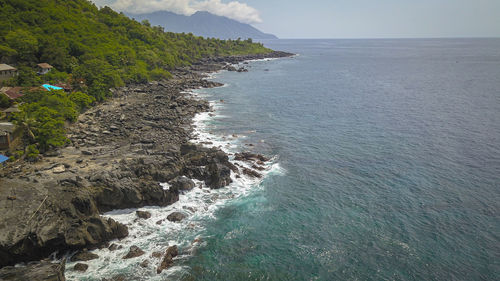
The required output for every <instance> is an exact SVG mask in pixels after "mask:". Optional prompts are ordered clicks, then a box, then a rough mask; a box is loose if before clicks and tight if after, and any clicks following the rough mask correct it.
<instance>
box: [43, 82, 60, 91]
mask: <svg viewBox="0 0 500 281" xmlns="http://www.w3.org/2000/svg"><path fill="white" fill-rule="evenodd" d="M42 87H44V88H45V89H47V90H48V91H52V90H64V89H63V88H61V87H56V86H52V85H49V84H43V85H42Z"/></svg>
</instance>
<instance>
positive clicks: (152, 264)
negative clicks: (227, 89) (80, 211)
mask: <svg viewBox="0 0 500 281" xmlns="http://www.w3.org/2000/svg"><path fill="white" fill-rule="evenodd" d="M191 94H192V96H193V97H194V98H209V97H210V95H209V94H206V93H202V92H199V91H194V92H192V93H191ZM210 104H211V105H212V107H213V108H214V109H215V112H203V113H199V114H197V115H196V116H195V117H194V118H193V123H194V132H193V136H194V138H193V139H192V142H193V143H198V144H202V145H204V146H206V147H218V148H220V149H222V150H223V151H225V152H226V153H228V155H229V157H230V160H231V161H232V162H234V163H237V164H238V165H240V166H242V167H247V168H250V166H251V164H249V163H246V162H244V161H235V160H234V153H235V152H238V151H239V148H240V147H241V143H240V142H241V140H242V139H244V138H245V136H244V135H238V136H232V135H231V136H218V135H214V134H212V133H211V132H210V131H211V129H212V128H213V125H211V122H210V121H211V120H213V119H216V118H221V117H223V116H222V115H220V114H217V109H219V108H220V107H221V106H223V104H221V103H219V102H215V101H211V102H210ZM260 173H262V174H264V177H263V178H265V176H266V175H268V174H273V175H277V174H283V173H284V169H283V168H281V166H280V165H279V163H277V162H276V159H272V160H270V161H269V162H267V163H265V170H264V171H260ZM263 178H262V179H263ZM231 179H232V180H233V183H231V184H230V185H229V186H228V187H225V188H221V189H218V190H211V189H209V188H208V187H206V186H205V184H204V183H203V182H201V181H197V180H194V181H195V184H196V187H195V188H194V189H193V190H191V191H188V192H185V193H183V194H181V195H180V197H179V201H177V202H175V203H174V204H172V205H170V206H167V207H143V208H139V209H125V210H116V211H112V212H108V213H106V214H104V216H105V217H110V218H113V219H114V220H116V221H118V222H121V223H124V224H126V225H127V226H128V228H129V236H128V237H126V238H125V239H123V240H120V241H112V242H111V243H115V244H116V245H118V246H119V247H121V248H120V249H117V250H115V251H110V250H108V249H107V248H104V249H100V250H95V251H93V252H94V253H96V254H97V255H99V258H98V259H95V260H92V261H88V262H86V263H87V264H88V265H89V268H88V270H87V271H86V272H85V273H80V272H76V271H74V270H73V266H74V264H75V263H74V262H68V264H67V270H66V277H67V279H68V280H101V279H102V278H110V277H112V276H114V275H117V274H120V273H123V274H125V275H127V276H130V275H132V276H133V278H134V280H170V279H175V276H179V274H181V273H182V272H183V271H186V270H189V268H186V267H185V266H184V267H183V266H173V267H171V268H169V269H168V270H165V271H163V272H162V273H161V274H157V273H156V267H157V266H158V265H159V264H160V262H161V260H160V259H157V258H153V257H151V254H152V253H153V252H162V253H163V252H164V251H165V249H166V248H167V247H168V246H171V245H178V247H179V248H180V250H181V251H180V254H181V255H180V256H178V257H177V258H176V259H177V260H179V259H187V258H189V257H190V256H191V254H194V253H196V249H197V248H198V247H200V246H203V245H204V241H203V236H204V229H205V228H204V227H205V225H206V224H207V222H209V221H210V220H213V219H214V218H215V212H216V211H217V210H218V209H219V208H221V207H222V206H224V205H225V204H226V203H227V202H228V201H229V200H234V199H235V198H240V197H241V196H245V195H246V194H248V193H249V192H252V191H253V190H256V189H258V188H260V185H259V183H260V182H261V181H262V179H256V178H250V177H248V176H245V175H240V176H238V177H237V176H236V174H234V173H232V174H231ZM159 184H161V186H162V187H163V188H164V189H168V188H169V185H168V183H159ZM136 210H143V211H148V212H150V213H151V218H149V219H147V220H144V219H139V218H138V217H137V216H136V212H135V211H136ZM174 211H178V212H182V213H184V214H185V215H187V218H186V219H184V220H183V221H181V222H177V223H174V222H170V221H168V220H167V216H168V215H169V214H170V213H172V212H174ZM159 221H161V223H160V224H158V223H157V222H159ZM133 245H135V246H138V247H139V248H141V249H142V250H144V251H145V252H146V254H144V255H143V256H140V257H137V258H132V259H122V257H123V256H125V255H126V254H127V253H128V251H129V248H130V246H133ZM145 259H148V260H149V266H148V267H146V268H143V267H141V266H140V265H139V264H140V263H141V262H142V261H143V260H145Z"/></svg>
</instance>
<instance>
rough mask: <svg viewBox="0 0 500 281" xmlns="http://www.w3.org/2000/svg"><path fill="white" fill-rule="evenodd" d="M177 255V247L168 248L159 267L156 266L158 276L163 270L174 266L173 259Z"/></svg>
mask: <svg viewBox="0 0 500 281" xmlns="http://www.w3.org/2000/svg"><path fill="white" fill-rule="evenodd" d="M178 254H179V250H178V249H177V246H176V245H174V246H171V247H168V249H167V250H166V251H165V256H163V260H162V261H161V264H160V266H158V268H157V270H156V272H157V273H158V274H160V273H161V272H162V271H163V270H165V269H167V268H169V267H171V266H172V265H173V264H174V261H173V259H174V258H175V257H176V256H177V255H178Z"/></svg>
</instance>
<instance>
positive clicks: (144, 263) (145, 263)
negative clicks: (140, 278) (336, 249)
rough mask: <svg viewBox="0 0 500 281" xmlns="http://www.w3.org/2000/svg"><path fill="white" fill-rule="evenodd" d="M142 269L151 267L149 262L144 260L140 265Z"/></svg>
mask: <svg viewBox="0 0 500 281" xmlns="http://www.w3.org/2000/svg"><path fill="white" fill-rule="evenodd" d="M139 265H140V266H141V267H144V268H146V267H148V266H149V260H143V261H142V262H141V263H140V264H139Z"/></svg>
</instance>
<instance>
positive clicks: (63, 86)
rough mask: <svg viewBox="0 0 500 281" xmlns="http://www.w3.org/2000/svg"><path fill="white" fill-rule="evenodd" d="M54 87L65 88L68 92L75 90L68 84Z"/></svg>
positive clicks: (59, 84) (58, 84)
mask: <svg viewBox="0 0 500 281" xmlns="http://www.w3.org/2000/svg"><path fill="white" fill-rule="evenodd" d="M54 86H56V87H60V88H63V89H64V90H67V91H70V90H73V87H71V85H69V84H66V83H57V84H54Z"/></svg>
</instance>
